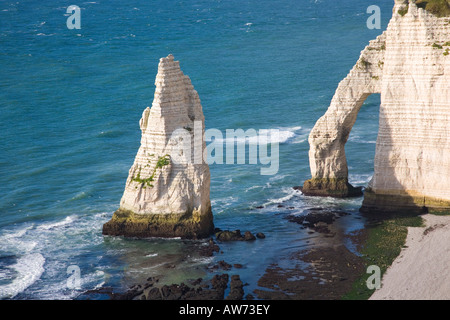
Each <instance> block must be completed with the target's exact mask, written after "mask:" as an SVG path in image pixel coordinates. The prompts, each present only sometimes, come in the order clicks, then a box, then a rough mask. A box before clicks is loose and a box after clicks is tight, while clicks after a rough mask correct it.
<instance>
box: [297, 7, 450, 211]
mask: <svg viewBox="0 0 450 320" xmlns="http://www.w3.org/2000/svg"><path fill="white" fill-rule="evenodd" d="M449 51H450V17H440V18H439V17H437V16H435V15H433V14H431V13H430V12H428V11H426V10H424V9H422V8H418V7H417V6H416V4H415V1H410V2H409V3H408V1H403V0H395V5H394V9H393V17H392V19H391V21H390V22H389V25H388V27H387V30H386V31H385V32H383V34H381V35H380V36H379V37H377V38H376V39H375V40H372V41H370V43H369V45H368V46H366V48H365V49H364V50H363V51H362V52H361V56H360V58H359V60H358V61H357V63H356V65H355V66H354V67H353V69H352V70H351V71H350V73H349V74H348V75H347V77H346V78H345V79H343V80H342V81H341V82H340V83H339V86H338V88H337V90H336V93H335V95H334V97H333V99H332V101H331V104H330V106H329V108H328V110H327V111H326V113H325V114H324V115H323V116H322V117H321V118H320V119H319V120H318V121H317V123H316V125H315V126H314V128H313V129H312V131H311V133H310V136H309V143H310V152H309V159H310V168H311V175H312V179H310V180H307V181H305V183H304V186H303V192H304V193H305V194H306V195H321V196H338V197H345V196H351V195H358V194H359V192H358V191H359V190H356V189H355V188H353V187H352V186H351V185H350V184H349V183H348V168H347V162H346V156H345V149H344V147H345V143H346V142H347V139H348V137H349V134H350V131H351V129H352V126H353V124H354V123H355V121H356V117H357V114H358V112H359V110H360V108H361V106H362V104H363V103H364V100H365V99H366V98H367V97H368V96H369V95H370V94H373V93H379V94H380V96H381V105H380V111H379V112H380V116H379V132H378V138H377V142H376V154H375V160H374V175H373V178H372V180H371V181H370V183H369V185H368V187H367V188H366V190H365V191H364V201H363V206H362V210H366V211H374V212H377V211H396V210H418V211H420V210H424V209H425V210H446V209H450V180H449V179H450V55H449Z"/></svg>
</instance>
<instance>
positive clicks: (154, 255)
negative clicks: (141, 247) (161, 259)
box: [145, 253, 158, 258]
mask: <svg viewBox="0 0 450 320" xmlns="http://www.w3.org/2000/svg"><path fill="white" fill-rule="evenodd" d="M156 256H158V254H157V253H150V254H147V255H146V256H145V257H146V258H151V257H156Z"/></svg>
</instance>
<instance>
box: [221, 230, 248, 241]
mask: <svg viewBox="0 0 450 320" xmlns="http://www.w3.org/2000/svg"><path fill="white" fill-rule="evenodd" d="M216 239H217V240H218V241H253V240H256V237H255V236H254V235H253V234H252V233H251V232H250V231H245V233H244V235H242V234H241V230H234V231H229V230H224V231H222V230H219V231H217V232H216Z"/></svg>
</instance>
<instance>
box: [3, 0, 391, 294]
mask: <svg viewBox="0 0 450 320" xmlns="http://www.w3.org/2000/svg"><path fill="white" fill-rule="evenodd" d="M71 4H73V5H77V6H79V7H80V8H81V29H72V30H69V29H68V28H67V26H66V20H67V18H68V16H67V15H65V14H66V9H67V7H68V6H69V5H71ZM374 4H375V5H378V6H379V7H380V8H381V29H373V30H370V29H368V28H367V26H366V20H367V19H368V18H369V16H370V14H368V13H367V12H366V10H367V8H368V7H369V6H370V5H374ZM392 6H393V1H392V0H381V1H372V0H370V1H369V0H358V1H356V0H341V1H333V0H279V1H268V0H239V1H237V0H208V1H207V0H193V1H179V0H177V1H174V0H165V1H155V0H147V1H138V0H130V1H103V0H96V1H90V2H83V1H79V2H76V1H73V2H70V3H69V2H67V1H61V0H52V1H49V0H42V1H32V0H15V1H9V0H1V1H0V125H1V134H0V137H1V149H0V177H1V180H0V181H1V183H0V298H2V299H19V300H20V299H77V298H81V297H82V293H83V292H85V291H86V290H90V289H96V288H97V289H98V288H104V287H112V288H113V289H114V291H117V292H119V291H121V290H124V289H126V288H127V287H128V286H130V285H131V284H134V283H136V282H139V281H141V280H143V279H146V278H148V277H149V276H153V275H159V276H162V279H163V281H167V282H168V283H173V282H180V281H184V280H186V279H191V278H198V277H208V276H210V275H211V274H212V273H210V272H205V271H204V267H205V266H207V265H209V264H211V263H214V262H215V261H216V262H217V261H218V260H225V261H226V262H228V263H231V264H233V263H241V264H242V265H243V266H244V268H242V269H240V270H239V271H238V273H239V274H240V275H241V279H242V280H243V282H244V283H248V284H249V285H248V286H246V287H245V290H246V293H250V292H251V291H252V290H254V289H255V288H257V280H258V278H259V277H261V275H262V274H263V273H264V270H265V269H266V267H267V266H269V265H270V264H271V263H274V262H277V261H278V260H279V259H280V257H281V256H283V255H284V254H287V253H289V252H290V251H292V250H299V249H301V248H307V247H308V246H311V245H314V237H316V235H314V234H312V235H311V234H308V233H307V231H306V230H302V229H299V226H298V225H296V224H294V223H290V222H288V221H287V220H286V219H283V217H285V216H286V215H288V214H303V213H304V212H305V210H307V209H308V208H311V207H325V208H336V209H340V210H345V211H347V212H349V213H351V216H350V217H351V218H349V220H348V221H349V225H348V226H347V227H348V230H350V231H351V230H355V229H358V228H361V224H362V222H361V221H362V220H361V219H359V218H360V216H359V213H358V209H359V207H360V205H361V201H362V198H355V199H347V200H336V199H331V198H308V197H305V196H303V195H301V194H300V193H299V192H297V191H295V190H293V189H292V187H293V186H296V185H301V184H303V181H304V180H306V179H308V178H310V172H309V163H308V149H309V145H308V141H307V138H308V134H309V132H310V130H311V128H312V127H313V126H314V123H315V121H316V120H317V119H318V118H319V117H320V116H321V115H322V114H323V113H324V112H325V111H326V109H327V107H328V105H329V103H330V100H331V98H332V96H333V94H334V91H335V89H336V87H337V85H338V83H339V81H340V80H341V79H343V78H344V77H345V76H346V75H347V73H348V72H349V71H350V69H351V68H352V66H353V65H354V63H355V62H356V60H357V59H358V57H359V54H360V52H361V50H363V49H364V47H365V46H366V45H367V44H368V41H369V40H370V39H373V38H375V37H376V36H377V35H379V34H381V32H382V30H384V29H385V28H386V26H387V23H388V21H389V19H390V17H391V12H392ZM170 53H171V54H173V55H174V56H175V59H176V60H179V61H180V64H181V68H182V70H183V72H184V73H185V74H187V75H189V77H190V78H191V80H192V83H193V85H194V87H195V89H196V90H197V91H198V93H199V95H200V99H201V102H202V106H203V112H204V114H205V118H206V120H205V121H206V128H216V129H219V130H221V131H222V132H224V133H225V130H226V129H238V128H242V129H244V130H247V129H250V128H254V129H257V130H258V129H279V130H280V138H279V142H280V145H279V152H280V153H279V157H280V158H279V171H278V173H277V174H275V175H272V176H264V175H260V168H261V166H260V165H250V164H241V165H233V164H222V165H220V164H213V165H211V166H210V171H211V201H212V209H213V213H214V219H215V220H214V221H215V225H216V227H219V228H222V229H230V230H234V229H241V230H242V231H245V230H250V231H252V232H263V233H264V234H265V235H266V238H265V239H263V240H257V241H254V242H233V243H226V244H220V247H221V250H222V251H223V253H222V254H217V255H215V256H214V257H209V258H204V257H200V256H198V255H197V254H195V252H196V248H198V247H200V246H202V245H204V244H205V241H182V240H180V239H144V240H136V239H124V238H120V237H117V238H114V237H104V236H102V234H101V229H102V225H103V224H104V223H105V222H107V221H108V220H109V219H110V218H111V216H112V213H113V212H114V211H115V210H116V209H117V208H118V205H119V201H120V198H121V196H122V193H123V190H124V186H125V181H126V178H127V175H128V170H129V168H130V166H131V164H132V163H133V160H134V156H135V154H136V152H137V150H138V148H139V142H140V130H139V119H140V117H141V114H142V111H143V110H144V109H145V108H146V107H147V106H151V103H152V100H153V94H154V80H155V76H156V72H157V66H158V62H159V58H161V57H165V56H167V55H168V54H170ZM379 103H380V101H379V97H378V96H371V97H369V99H368V100H367V101H366V102H365V104H364V106H363V107H362V110H361V112H360V114H359V115H358V120H357V123H356V125H355V127H354V129H353V131H352V133H351V135H350V139H349V142H348V143H347V145H346V152H347V158H348V163H349V170H350V177H349V178H350V182H351V183H353V184H354V185H358V186H364V185H366V184H367V182H368V181H369V180H370V178H371V175H372V173H373V157H374V153H375V141H376V138H377V130H378V109H379ZM280 204H281V205H283V207H279V205H280ZM261 206H262V207H263V208H259V209H258V208H257V207H261ZM289 207H293V209H292V208H291V209H288V208H289ZM69 266H75V268H76V270H78V275H79V280H80V282H79V283H78V285H76V286H73V285H70V284H71V283H72V282H70V280H71V279H73V276H74V274H72V273H70V272H69V273H68V271H69V270H74V269H73V268H74V267H71V268H69ZM167 266H170V268H167ZM231 272H237V271H236V270H233V271H231ZM72 284H73V283H72ZM98 298H99V299H102V298H104V297H98Z"/></svg>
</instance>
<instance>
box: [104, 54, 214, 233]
mask: <svg viewBox="0 0 450 320" xmlns="http://www.w3.org/2000/svg"><path fill="white" fill-rule="evenodd" d="M155 85H156V90H155V96H154V100H153V104H152V107H151V108H146V109H145V110H144V112H143V114H142V118H141V120H140V123H139V124H140V128H141V131H142V136H141V146H140V148H139V150H138V152H137V155H136V158H135V160H134V163H133V165H132V166H131V168H130V171H129V175H128V179H127V182H126V186H125V191H124V194H123V196H122V199H121V201H120V208H119V210H118V211H117V212H115V213H114V216H113V218H112V219H111V221H109V222H108V223H106V224H105V225H104V227H103V233H104V234H110V235H125V236H133V237H155V236H156V237H183V238H200V237H205V236H207V235H209V234H210V233H212V232H213V229H214V226H213V218H212V213H211V203H210V199H209V189H210V173H209V167H208V165H207V164H206V162H204V161H203V159H202V150H204V149H205V142H204V140H203V133H204V116H203V111H202V106H201V104H200V99H199V96H198V94H197V92H196V91H195V90H194V87H193V86H192V84H191V81H190V79H189V77H188V76H185V75H184V74H183V72H182V71H181V69H180V66H179V62H178V61H174V58H173V56H172V55H169V56H168V57H167V58H162V59H160V62H159V66H158V74H157V76H156V81H155Z"/></svg>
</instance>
